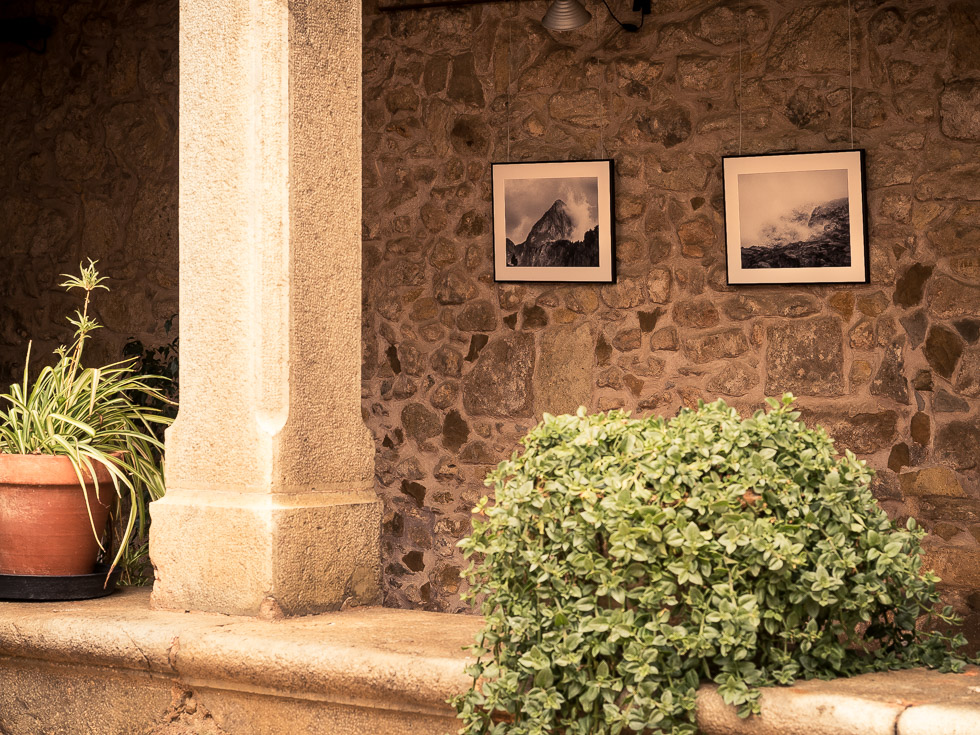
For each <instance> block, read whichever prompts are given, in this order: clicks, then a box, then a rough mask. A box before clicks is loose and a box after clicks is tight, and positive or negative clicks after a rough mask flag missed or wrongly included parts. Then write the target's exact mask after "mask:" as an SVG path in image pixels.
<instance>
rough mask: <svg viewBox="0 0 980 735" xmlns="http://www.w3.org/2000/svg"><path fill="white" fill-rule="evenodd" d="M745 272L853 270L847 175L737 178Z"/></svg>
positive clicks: (786, 174)
mask: <svg viewBox="0 0 980 735" xmlns="http://www.w3.org/2000/svg"><path fill="white" fill-rule="evenodd" d="M738 197H739V200H738V206H739V228H740V236H741V238H740V247H741V261H742V268H745V269H752V268H843V267H847V266H850V265H851V223H850V214H849V200H848V191H847V170H846V169H831V170H824V171H820V170H817V171H782V172H775V173H750V174H739V176H738Z"/></svg>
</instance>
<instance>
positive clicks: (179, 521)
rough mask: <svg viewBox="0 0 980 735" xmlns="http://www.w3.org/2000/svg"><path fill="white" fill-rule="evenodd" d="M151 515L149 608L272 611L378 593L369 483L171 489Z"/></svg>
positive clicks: (377, 517) (354, 601) (269, 614)
mask: <svg viewBox="0 0 980 735" xmlns="http://www.w3.org/2000/svg"><path fill="white" fill-rule="evenodd" d="M150 514H151V516H152V519H153V523H152V525H151V526H150V543H151V545H152V546H153V550H154V553H153V566H154V573H155V577H156V581H155V583H154V586H153V596H152V604H153V606H154V607H157V608H163V609H169V610H198V611H202V612H222V613H226V614H231V615H251V616H259V617H266V618H275V617H281V616H292V615H310V614H314V613H320V612H325V611H329V610H339V609H341V608H342V607H343V606H345V605H374V604H379V603H380V601H381V600H380V579H379V576H380V570H379V568H378V562H377V560H378V558H379V557H380V549H379V543H380V542H379V538H380V527H381V516H382V505H381V501H379V500H378V498H377V496H375V495H374V493H373V492H352V493H289V494H267V493H252V492H233V491H227V490H215V489H213V488H202V489H201V490H185V489H178V490H173V491H171V492H168V494H167V495H166V496H165V497H163V498H162V499H161V500H158V501H156V502H155V503H153V504H152V505H151V506H150ZM375 529H378V530H375ZM156 539H159V540H161V541H165V542H166V543H160V542H159V541H156Z"/></svg>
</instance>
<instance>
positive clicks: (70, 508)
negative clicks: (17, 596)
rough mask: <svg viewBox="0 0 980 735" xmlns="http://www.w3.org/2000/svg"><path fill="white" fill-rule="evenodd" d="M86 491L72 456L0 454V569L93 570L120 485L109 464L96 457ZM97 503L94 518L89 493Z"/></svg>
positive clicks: (53, 572)
mask: <svg viewBox="0 0 980 735" xmlns="http://www.w3.org/2000/svg"><path fill="white" fill-rule="evenodd" d="M93 464H94V466H95V476H96V479H98V482H99V490H98V495H96V490H95V483H93V482H91V476H89V475H88V473H86V472H84V471H83V473H82V477H83V478H85V479H86V485H85V491H84V493H83V491H82V488H81V486H80V485H79V483H78V477H77V476H76V475H75V471H74V470H73V469H72V465H71V460H70V459H69V458H68V457H58V456H52V455H46V454H0V574H33V575H44V576H68V575H75V574H91V573H92V570H93V568H94V567H95V558H96V555H97V553H98V549H99V545H98V543H97V541H96V539H95V535H94V534H93V533H92V522H93V521H94V524H95V528H97V529H98V530H99V532H100V533H101V532H102V530H103V529H104V528H105V525H106V520H107V519H108V517H109V506H110V504H111V503H112V500H113V499H114V498H115V490H114V488H113V485H112V480H111V479H110V476H109V472H108V471H107V470H106V469H105V467H103V466H101V465H99V464H96V463H93ZM86 494H87V495H88V501H89V504H90V506H91V509H92V520H91V521H90V520H89V514H88V509H87V508H86V505H85V495H86Z"/></svg>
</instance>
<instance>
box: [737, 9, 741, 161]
mask: <svg viewBox="0 0 980 735" xmlns="http://www.w3.org/2000/svg"><path fill="white" fill-rule="evenodd" d="M738 155H740V156H741V155H742V0H738Z"/></svg>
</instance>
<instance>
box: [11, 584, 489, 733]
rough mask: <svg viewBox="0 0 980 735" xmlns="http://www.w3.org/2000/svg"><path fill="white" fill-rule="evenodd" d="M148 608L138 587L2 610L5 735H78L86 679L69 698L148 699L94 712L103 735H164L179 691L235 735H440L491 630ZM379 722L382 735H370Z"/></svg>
mask: <svg viewBox="0 0 980 735" xmlns="http://www.w3.org/2000/svg"><path fill="white" fill-rule="evenodd" d="M148 600H149V590H137V589H131V590H125V591H123V592H121V593H118V594H116V595H113V596H111V597H108V598H104V599H102V600H90V601H87V602H73V603H43V604H38V603H0V733H11V734H12V735H20V733H35V732H37V733H42V732H43V733H44V734H45V735H54V733H60V732H65V733H72V734H73V735H74V733H78V732H80V730H78V729H72V721H71V720H72V718H73V717H78V716H80V715H82V710H80V709H79V706H80V705H76V703H74V702H68V701H67V698H68V697H70V696H72V692H69V691H65V689H66V688H69V687H70V685H71V681H72V670H73V669H74V668H75V667H78V668H79V669H83V670H80V671H79V677H78V678H79V681H78V685H77V686H76V687H71V688H73V689H78V690H82V689H83V688H84V689H93V690H95V691H96V692H99V691H104V692H105V697H106V698H107V699H104V700H103V699H98V700H97V702H98V706H99V707H100V708H102V707H107V708H109V709H110V710H112V709H118V708H119V705H118V703H124V701H125V700H127V699H128V698H131V697H137V698H140V699H143V700H146V701H147V707H146V710H147V711H145V712H140V713H134V712H128V711H127V712H126V713H125V714H126V717H128V718H132V717H136V718H137V719H136V721H132V720H126V721H115V720H113V719H112V718H106V717H105V716H104V715H103V714H98V715H97V714H95V712H96V711H97V710H94V705H95V702H93V710H94V711H93V713H92V714H91V715H90V716H87V717H85V719H84V722H86V723H87V727H88V729H87V731H88V732H92V733H107V734H112V735H115V734H116V733H120V734H121V733H126V734H127V735H131V734H132V733H138V732H147V731H149V730H151V729H153V728H154V727H156V726H158V725H159V724H160V723H161V722H162V721H164V720H165V718H166V714H167V709H168V707H169V706H170V701H171V699H172V692H171V690H172V689H174V688H176V689H179V690H191V691H193V692H194V694H195V696H196V699H197V701H198V702H199V703H200V704H201V705H202V706H203V707H204V708H206V709H207V710H208V711H209V712H210V713H211V714H212V716H213V718H214V721H215V723H216V724H217V725H218V726H219V727H220V728H222V729H224V730H226V731H227V732H228V733H229V734H230V735H245V734H246V733H252V732H255V733H270V734H271V733H296V732H309V733H325V734H327V733H329V734H331V735H332V734H333V733H338V734H340V733H344V734H346V733H361V732H379V733H380V732H385V733H391V734H392V735H398V734H399V733H402V732H404V733H424V734H425V735H428V734H429V733H432V735H442V734H443V733H445V732H449V731H451V730H453V729H455V728H456V723H455V721H454V713H453V712H452V711H451V709H450V708H449V707H448V705H447V704H446V701H445V700H446V698H447V697H448V696H450V695H451V694H452V693H453V692H456V691H459V690H461V689H464V688H465V687H466V686H468V685H469V681H468V679H467V677H466V676H465V674H464V673H463V669H464V667H465V665H466V654H465V652H464V651H463V647H464V646H467V645H469V644H470V643H472V641H473V636H474V634H475V633H476V631H477V629H478V628H479V627H480V624H481V621H480V619H479V618H477V617H475V616H463V615H441V614H438V613H428V612H420V611H412V610H392V609H385V608H357V609H352V610H349V611H346V612H339V613H329V614H325V615H318V616H311V617H306V618H291V619H286V620H280V621H274V622H266V621H258V620H255V619H253V618H243V617H230V616H225V615H216V614H205V613H180V612H169V611H162V610H151V609H150V608H149V601H148ZM83 682H85V683H84V684H83ZM148 693H149V694H148ZM117 700H118V702H117ZM53 703H54V704H56V706H55V709H57V708H58V707H61V708H62V709H64V710H65V712H64V713H63V714H64V715H65V716H60V714H59V713H58V712H53V711H51V709H52V704H53ZM122 709H126V708H125V707H123V708H122ZM32 710H33V711H32ZM243 712H246V713H247V715H243V714H242V713H243ZM39 716H41V717H44V718H48V719H47V720H46V721H43V722H39V721H38V720H37V718H38V717H39ZM103 721H105V723H106V724H105V727H102V726H100V725H98V724H93V723H100V722H103ZM298 722H303V723H304V724H303V725H302V726H297V723H298ZM368 723H370V726H371V727H372V728H374V729H370V730H364V729H362V728H363V727H365V726H368ZM75 726H76V728H77V723H75ZM243 727H247V728H249V729H242V728H243Z"/></svg>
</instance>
